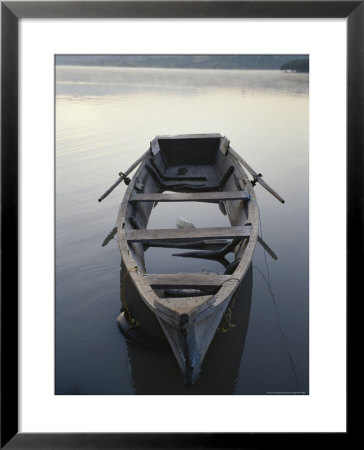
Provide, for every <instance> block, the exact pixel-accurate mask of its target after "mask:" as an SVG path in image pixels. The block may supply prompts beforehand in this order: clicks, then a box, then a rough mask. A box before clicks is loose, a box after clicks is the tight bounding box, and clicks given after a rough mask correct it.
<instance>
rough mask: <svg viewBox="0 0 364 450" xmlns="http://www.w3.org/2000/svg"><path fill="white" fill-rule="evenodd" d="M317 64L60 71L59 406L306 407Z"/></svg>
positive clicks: (214, 63) (145, 58) (95, 64)
mask: <svg viewBox="0 0 364 450" xmlns="http://www.w3.org/2000/svg"><path fill="white" fill-rule="evenodd" d="M308 162H309V55H305V54H295V55H294V54H289V55H288V54H275V55H271V54H270V55H263V54H262V55H212V54H206V55H196V54H194V55H187V54H186V55H56V56H55V196H56V198H55V201H56V207H55V224H56V243H55V245H56V257H55V272H56V299H55V309H56V313H55V326H56V335H55V355H56V356H55V394H56V395H136V394H139V395H176V394H179V395H204V394H206V395H308V394H309V184H308V183H309V166H308Z"/></svg>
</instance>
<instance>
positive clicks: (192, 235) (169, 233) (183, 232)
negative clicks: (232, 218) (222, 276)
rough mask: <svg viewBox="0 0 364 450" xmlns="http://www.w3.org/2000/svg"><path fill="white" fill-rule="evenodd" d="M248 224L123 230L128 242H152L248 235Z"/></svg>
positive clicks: (230, 237)
mask: <svg viewBox="0 0 364 450" xmlns="http://www.w3.org/2000/svg"><path fill="white" fill-rule="evenodd" d="M250 231H251V227H250V226H241V227H216V228H189V229H183V228H180V229H174V228H173V229H156V230H153V229H151V230H129V229H127V230H125V234H126V239H127V241H129V242H153V241H159V240H163V241H167V240H168V241H171V240H172V241H181V240H184V239H185V240H188V241H191V240H193V239H197V240H202V239H211V238H219V239H235V238H243V237H247V236H249V235H250Z"/></svg>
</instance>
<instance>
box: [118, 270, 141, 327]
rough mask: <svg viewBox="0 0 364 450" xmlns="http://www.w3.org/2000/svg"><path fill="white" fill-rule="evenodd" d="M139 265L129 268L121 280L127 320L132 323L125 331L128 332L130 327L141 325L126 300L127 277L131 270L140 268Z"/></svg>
mask: <svg viewBox="0 0 364 450" xmlns="http://www.w3.org/2000/svg"><path fill="white" fill-rule="evenodd" d="M138 269H139V267H137V266H135V267H131V268H130V269H129V270H127V271H126V272H125V273H124V275H123V278H122V280H121V301H122V303H123V306H124V308H125V311H126V316H127V320H128V322H129V323H130V327H129V328H128V329H127V330H126V332H125V333H127V332H128V331H129V329H130V328H138V327H139V326H140V322H138V321H137V320H136V319H134V317H133V316H132V315H131V312H130V310H129V308H128V305H127V303H126V301H125V286H126V279H127V277H128V276H129V274H130V272H132V271H133V270H138Z"/></svg>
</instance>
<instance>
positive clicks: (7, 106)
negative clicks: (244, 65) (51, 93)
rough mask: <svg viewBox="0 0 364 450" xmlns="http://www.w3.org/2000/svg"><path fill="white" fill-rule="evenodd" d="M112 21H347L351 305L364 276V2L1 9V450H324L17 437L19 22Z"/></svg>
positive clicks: (188, 440) (269, 436)
mask: <svg viewBox="0 0 364 450" xmlns="http://www.w3.org/2000/svg"><path fill="white" fill-rule="evenodd" d="M115 17H120V18H237V17H242V18H347V44H348V47H347V75H348V78H347V79H348V84H347V180H348V181H347V286H348V290H347V302H348V300H349V298H350V296H352V295H353V293H354V292H355V291H356V289H357V288H358V285H357V284H358V280H360V279H361V276H362V273H363V260H362V250H363V214H362V213H363V180H362V173H363V169H364V167H363V149H364V139H363V135H364V133H363V125H364V1H330V0H328V1H315V0H311V1H309V0H308V1H302V0H301V1H294V0H293V1H260V0H255V1H239V0H238V1H192V2H183V1H168V2H165V1H159V2H158V1H121V2H120V1H111V2H108V1H93V2H87V1H86V2H82V1H70V2H62V1H54V2H49V1H35V2H33V1H23V2H21V1H19V2H18V1H5V2H1V448H9V449H28V448H29V449H33V448H37V449H40V448H47V449H48V448H49V449H50V448H52V449H73V448H77V449H78V448H82V449H102V448H114V449H115V448H122V449H125V448H159V449H163V448H258V447H262V446H268V447H271V445H272V442H275V443H276V441H277V440H278V441H279V444H280V446H284V447H286V446H290V447H292V445H295V444H294V443H293V441H296V442H297V441H298V438H299V441H298V442H299V443H300V445H306V444H307V443H308V439H310V438H312V436H314V438H315V443H316V444H318V443H319V441H321V438H320V435H321V437H322V438H323V439H325V442H326V443H327V436H326V435H325V433H315V434H314V435H311V434H310V433H303V434H302V435H300V436H299V437H298V435H297V434H295V433H287V434H286V433H136V434H133V433H56V434H47V433H18V412H19V411H18V400H19V397H18V368H19V367H18V331H19V330H18V250H19V248H18V182H19V179H18V54H19V43H18V22H19V19H21V18H38V19H39V18H44V19H47V18H115ZM324 172H325V169H324V168H323V174H324ZM359 292H360V291H359ZM347 348H349V346H348V347H347ZM333 395H334V394H333ZM217 413H218V412H217ZM347 417H349V415H348V416H347ZM348 432H349V427H348V431H347V432H346V433H335V434H337V436H335V440H339V441H340V440H341V439H345V440H346V439H347V438H348V436H349V433H348ZM268 443H269V445H268Z"/></svg>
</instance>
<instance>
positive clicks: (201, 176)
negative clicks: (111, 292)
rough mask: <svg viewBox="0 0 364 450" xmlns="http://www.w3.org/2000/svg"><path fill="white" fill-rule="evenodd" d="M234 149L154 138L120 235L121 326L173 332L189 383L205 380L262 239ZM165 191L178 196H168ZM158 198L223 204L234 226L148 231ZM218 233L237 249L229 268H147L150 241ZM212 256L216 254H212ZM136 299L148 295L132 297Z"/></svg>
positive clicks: (195, 139)
mask: <svg viewBox="0 0 364 450" xmlns="http://www.w3.org/2000/svg"><path fill="white" fill-rule="evenodd" d="M190 145H191V146H192V151H191V149H190V148H189V146H190ZM184 149H185V153H186V155H187V156H185V158H187V160H186V161H184V156H183V155H184V151H183V150H184ZM187 149H188V151H187ZM197 149H198V151H197ZM228 149H229V142H228V141H227V140H226V138H223V137H222V136H220V135H208V136H207V137H206V136H202V137H201V136H195V135H193V136H187V137H186V136H182V137H181V136H177V137H168V138H158V139H156V140H154V141H152V144H151V156H150V158H149V159H148V160H146V161H145V162H143V163H142V164H141V166H140V167H139V169H138V171H137V173H136V174H135V175H134V177H133V179H132V180H131V182H130V184H129V186H128V189H127V192H126V194H125V196H124V199H123V202H122V204H121V207H120V210H119V216H118V227H117V229H118V231H117V235H118V241H119V247H120V252H121V256H122V268H121V297H122V302H123V308H124V311H123V313H122V315H121V316H119V318H118V323H119V327H120V329H121V330H122V331H123V333H124V334H125V335H129V337H130V336H131V334H132V333H135V331H136V330H138V329H139V331H140V333H139V335H141V334H145V336H150V337H151V338H152V339H153V340H155V341H156V342H163V341H164V340H165V338H166V339H167V340H168V342H169V345H170V347H171V348H172V350H173V353H174V355H175V357H176V359H177V362H178V364H179V366H180V368H181V371H182V373H183V375H184V379H185V383H186V384H188V385H191V384H193V383H195V382H196V381H197V379H198V378H199V375H200V371H201V365H202V362H203V360H204V358H205V355H206V353H207V351H208V348H209V346H210V344H211V342H212V340H213V337H214V335H215V333H216V330H217V328H218V326H219V324H220V322H221V320H222V318H223V317H224V314H225V313H226V310H227V308H228V305H229V303H230V301H231V299H232V298H233V296H234V295H235V294H236V292H237V290H238V288H239V285H240V283H241V282H242V280H243V279H244V277H245V275H246V273H247V271H248V269H249V267H250V264H251V259H252V255H253V252H254V248H255V245H256V241H257V237H258V231H259V220H258V209H257V205H256V200H255V193H254V189H253V186H252V184H251V183H250V181H249V179H248V177H247V175H246V173H245V172H244V170H243V169H242V167H241V166H240V164H239V163H238V161H237V160H236V159H235V158H234V157H233V156H232V155H231V154H229V152H228ZM194 158H197V160H196V161H195V162H196V164H195V166H194V165H193V161H194ZM182 163H184V164H182ZM186 174H187V175H186ZM164 191H172V192H175V193H176V194H172V195H171V194H168V195H165V194H163V192H164ZM156 199H158V200H159V201H191V200H192V201H195V200H196V201H207V202H212V203H216V204H217V206H218V207H219V209H220V211H221V212H223V213H224V214H227V216H228V218H229V221H230V224H231V227H230V228H206V229H196V228H192V229H191V230H182V231H181V230H147V224H148V220H149V216H150V214H151V211H152V208H153V206H155V204H156ZM216 238H227V239H232V241H231V243H230V244H229V249H228V250H226V251H229V252H230V251H233V253H234V256H235V260H234V261H233V263H232V264H231V266H229V267H228V268H227V270H226V272H225V274H221V275H218V274H208V273H205V272H203V273H199V274H175V275H172V274H165V275H159V274H157V275H153V274H147V273H146V268H145V259H144V253H145V251H146V250H147V248H148V246H149V245H152V244H153V245H158V243H161V244H163V245H169V244H168V242H169V243H170V245H171V247H173V246H174V245H177V244H178V245H187V244H188V245H190V244H191V243H192V244H193V243H196V242H199V240H201V239H202V240H204V239H208V240H210V241H214V242H216ZM205 255H207V256H206V257H210V255H211V253H209V252H207V253H206V252H205ZM189 256H191V255H189ZM195 257H201V255H199V256H197V255H196V254H195ZM171 287H172V288H174V289H175V290H176V291H178V292H179V294H177V298H170V297H169V291H170V289H169V288H171ZM191 289H192V290H193V291H194V294H193V295H192V294H191ZM132 298H133V299H136V298H139V299H140V300H141V301H140V300H139V301H135V302H131V301H130V299H132ZM145 311H148V313H147V314H146V313H145ZM141 317H143V319H140V318H141ZM146 340H149V339H148V337H147V338H146Z"/></svg>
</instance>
